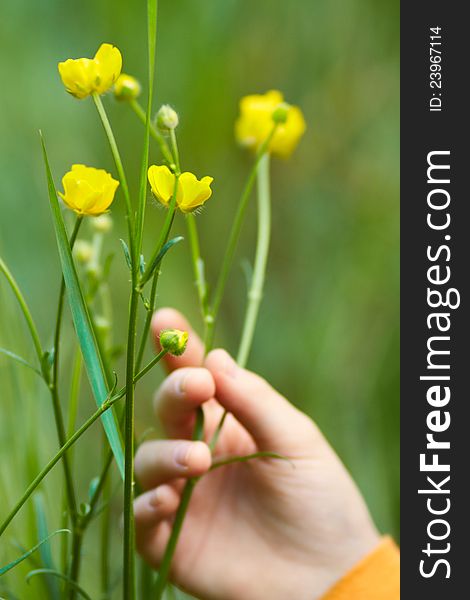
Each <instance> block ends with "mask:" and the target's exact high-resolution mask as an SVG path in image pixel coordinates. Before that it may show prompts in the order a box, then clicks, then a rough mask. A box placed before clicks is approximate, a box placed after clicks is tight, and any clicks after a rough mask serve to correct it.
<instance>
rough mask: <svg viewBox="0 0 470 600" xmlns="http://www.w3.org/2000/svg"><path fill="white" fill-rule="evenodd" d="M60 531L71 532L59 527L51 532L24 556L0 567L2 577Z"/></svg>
mask: <svg viewBox="0 0 470 600" xmlns="http://www.w3.org/2000/svg"><path fill="white" fill-rule="evenodd" d="M58 533H70V531H69V530H68V529H58V530H57V531H54V532H53V533H51V534H50V535H48V536H47V538H45V539H44V540H41V541H40V542H39V543H38V544H36V545H35V546H33V547H32V548H31V549H30V550H28V551H27V552H25V553H24V554H23V555H22V556H19V557H18V558H16V559H15V560H12V561H11V562H10V563H8V564H7V565H5V566H4V567H2V568H1V569H0V577H1V576H2V575H5V573H7V572H8V571H10V570H11V569H13V568H14V567H16V565H19V564H20V562H23V561H24V560H26V559H27V558H28V557H29V556H31V554H33V552H36V550H38V549H39V548H40V547H41V546H43V545H44V544H47V543H48V542H49V540H50V539H51V538H53V537H54V536H55V535H57V534H58Z"/></svg>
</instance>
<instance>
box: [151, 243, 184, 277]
mask: <svg viewBox="0 0 470 600" xmlns="http://www.w3.org/2000/svg"><path fill="white" fill-rule="evenodd" d="M183 240H184V237H183V236H182V235H178V236H176V237H174V238H172V239H171V240H168V242H167V243H166V244H165V245H164V246H163V248H162V249H161V250H160V252H159V253H158V254H157V256H156V257H155V260H154V261H153V263H152V264H151V265H150V268H149V270H148V275H147V277H146V280H147V281H148V280H149V279H150V278H151V277H152V275H153V273H154V271H155V269H156V268H157V267H158V266H159V264H160V263H161V262H162V260H163V258H164V256H165V254H166V253H167V252H168V250H170V248H172V247H173V246H175V245H176V244H179V242H182V241H183Z"/></svg>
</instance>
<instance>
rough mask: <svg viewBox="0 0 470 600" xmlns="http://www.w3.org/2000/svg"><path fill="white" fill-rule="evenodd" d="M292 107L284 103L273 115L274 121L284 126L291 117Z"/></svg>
mask: <svg viewBox="0 0 470 600" xmlns="http://www.w3.org/2000/svg"><path fill="white" fill-rule="evenodd" d="M289 110H290V105H289V104H287V102H282V103H281V104H279V106H278V107H277V108H276V109H275V111H274V112H273V114H272V120H273V121H274V122H275V123H277V124H278V125H283V124H284V123H285V122H286V121H287V118H288V116H289Z"/></svg>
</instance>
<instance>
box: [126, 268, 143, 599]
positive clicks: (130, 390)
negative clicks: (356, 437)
mask: <svg viewBox="0 0 470 600" xmlns="http://www.w3.org/2000/svg"><path fill="white" fill-rule="evenodd" d="M136 280H137V273H135V272H134V273H133V281H132V292H131V298H130V305H129V324H128V336H127V360H126V405H125V427H124V544H123V595H124V598H125V599H126V600H133V598H135V564H134V558H135V557H134V511H133V502H134V401H135V397H134V392H135V389H134V364H135V345H136V325H137V307H138V302H139V293H138V291H137V289H136Z"/></svg>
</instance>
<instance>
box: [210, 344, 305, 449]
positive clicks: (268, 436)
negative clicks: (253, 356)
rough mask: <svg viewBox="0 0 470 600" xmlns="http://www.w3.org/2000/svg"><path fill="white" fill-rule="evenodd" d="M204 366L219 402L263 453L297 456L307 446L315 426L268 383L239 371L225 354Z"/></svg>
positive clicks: (214, 356)
mask: <svg viewBox="0 0 470 600" xmlns="http://www.w3.org/2000/svg"><path fill="white" fill-rule="evenodd" d="M205 366H206V367H207V369H208V370H209V371H210V372H211V373H212V376H213V378H214V381H215V386H216V398H217V400H218V402H219V403H220V404H221V405H222V406H223V407H224V408H225V409H226V410H227V411H229V412H231V413H232V414H233V415H234V416H235V418H236V419H237V420H238V421H239V422H240V423H241V424H242V425H243V426H244V427H245V428H246V429H247V430H248V432H249V433H250V434H251V435H252V437H253V439H254V440H255V442H256V444H257V446H258V448H259V449H260V450H270V451H272V452H279V453H286V454H289V453H295V452H296V450H298V449H300V448H302V447H304V446H305V436H306V435H311V434H312V432H313V430H314V427H313V423H312V422H311V421H310V419H308V417H306V416H305V415H304V414H303V413H301V412H300V411H298V410H297V409H296V408H294V406H292V404H290V403H289V402H288V401H287V400H286V399H285V398H284V397H283V396H281V394H279V393H278V392H277V391H276V390H275V389H273V388H272V387H271V386H270V385H269V384H268V383H267V381H265V380H264V379H263V378H262V377H259V376H258V375H256V374H255V373H252V372H251V371H247V370H246V369H242V368H240V367H239V366H238V365H237V364H236V362H235V361H234V360H233V358H232V357H231V356H229V354H227V352H225V350H213V351H212V352H211V353H210V354H209V355H208V357H207V359H206V362H205Z"/></svg>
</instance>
